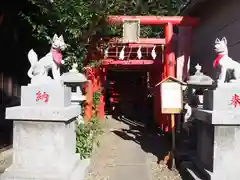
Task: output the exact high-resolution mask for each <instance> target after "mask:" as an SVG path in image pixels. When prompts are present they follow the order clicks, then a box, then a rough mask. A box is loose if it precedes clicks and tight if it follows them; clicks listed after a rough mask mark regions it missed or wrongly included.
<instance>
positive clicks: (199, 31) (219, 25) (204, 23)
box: [189, 0, 240, 77]
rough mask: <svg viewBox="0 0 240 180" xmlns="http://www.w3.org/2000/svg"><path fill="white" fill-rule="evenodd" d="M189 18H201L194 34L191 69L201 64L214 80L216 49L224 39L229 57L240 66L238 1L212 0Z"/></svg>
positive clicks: (239, 2) (239, 12)
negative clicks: (216, 43) (215, 44)
mask: <svg viewBox="0 0 240 180" xmlns="http://www.w3.org/2000/svg"><path fill="white" fill-rule="evenodd" d="M189 15H191V16H195V17H199V18H200V21H201V24H200V26H199V27H197V28H195V29H194V31H193V39H192V53H191V67H194V65H195V64H196V63H199V64H200V65H202V68H203V72H205V73H206V74H207V75H210V76H212V77H215V72H214V71H213V67H212V62H213V61H214V58H215V52H214V47H213V45H214V41H215V39H216V38H217V37H221V38H222V37H223V36H225V37H226V38H227V40H228V46H229V56H230V57H232V58H233V59H234V60H237V61H239V62H240V1H239V0H209V1H207V3H205V4H204V5H203V6H201V8H199V9H198V10H196V11H195V12H193V13H192V14H189ZM192 70H194V69H192ZM194 71H195V70H194Z"/></svg>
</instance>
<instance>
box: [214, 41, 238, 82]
mask: <svg viewBox="0 0 240 180" xmlns="http://www.w3.org/2000/svg"><path fill="white" fill-rule="evenodd" d="M214 47H215V52H216V53H217V57H216V59H215V60H214V62H213V67H214V68H216V67H217V66H219V67H220V70H221V71H220V74H219V78H218V84H219V83H220V84H221V83H224V82H225V81H226V74H227V71H228V70H233V75H234V78H235V80H240V64H239V63H238V62H237V61H234V60H233V59H232V58H230V57H229V56H228V47H227V39H226V38H225V37H223V38H222V39H221V40H220V39H218V38H217V39H216V40H215V46H214ZM231 81H234V80H231Z"/></svg>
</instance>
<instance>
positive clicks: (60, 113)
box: [6, 105, 81, 123]
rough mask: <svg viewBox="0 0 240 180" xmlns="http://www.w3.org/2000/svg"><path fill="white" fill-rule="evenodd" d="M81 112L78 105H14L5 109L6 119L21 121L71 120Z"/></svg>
mask: <svg viewBox="0 0 240 180" xmlns="http://www.w3.org/2000/svg"><path fill="white" fill-rule="evenodd" d="M80 113H81V107H80V106H79V105H71V106H67V107H63V108H46V107H26V106H16V107H11V108H7V109H6V119H11V120H22V121H52V122H61V121H63V122H66V123H67V122H68V121H73V120H74V118H75V117H77V116H78V115H79V114H80Z"/></svg>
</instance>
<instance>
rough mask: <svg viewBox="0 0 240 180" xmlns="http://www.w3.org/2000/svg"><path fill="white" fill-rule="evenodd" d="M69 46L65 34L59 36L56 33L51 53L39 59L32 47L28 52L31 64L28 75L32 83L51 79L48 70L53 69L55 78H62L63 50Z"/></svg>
mask: <svg viewBox="0 0 240 180" xmlns="http://www.w3.org/2000/svg"><path fill="white" fill-rule="evenodd" d="M66 48H67V45H66V44H65V42H64V39H63V36H62V35H61V36H60V37H58V36H57V35H56V34H55V35H54V37H53V40H52V47H51V50H50V52H49V53H47V54H46V55H45V56H44V57H42V58H41V59H39V60H38V56H37V54H36V52H35V51H34V50H33V49H31V50H30V51H29V53H28V60H29V62H30V64H31V67H30V69H29V70H28V76H29V77H30V78H31V83H32V84H39V83H42V82H45V81H46V80H49V79H51V78H50V77H49V76H48V72H49V70H50V69H51V70H52V74H53V79H55V80H57V79H60V65H61V64H64V61H63V60H62V52H63V51H64V50H65V49H66Z"/></svg>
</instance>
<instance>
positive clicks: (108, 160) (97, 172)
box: [85, 119, 182, 180]
mask: <svg viewBox="0 0 240 180" xmlns="http://www.w3.org/2000/svg"><path fill="white" fill-rule="evenodd" d="M121 129H129V130H130V132H129V135H130V136H131V137H132V138H135V139H136V141H139V142H140V143H139V144H141V142H142V141H147V142H148V143H149V142H150V145H149V146H154V148H155V152H157V151H158V150H157V149H156V148H158V146H156V142H155V141H154V140H155V139H156V138H155V137H154V136H148V135H146V136H144V135H142V136H141V138H140V137H137V135H139V134H141V132H137V130H132V132H131V128H130V127H129V125H127V124H125V123H122V122H119V121H116V120H113V119H110V120H106V123H105V125H104V134H103V135H102V136H101V137H100V147H98V148H96V149H95V151H94V153H93V156H92V160H91V165H90V167H89V169H88V173H87V175H86V177H85V180H115V179H111V178H110V176H111V173H112V169H113V167H114V166H115V165H116V164H115V163H116V157H117V156H118V152H119V148H121V147H120V145H121V142H122V141H124V140H123V139H122V138H120V137H119V136H117V135H115V134H114V133H112V131H113V130H121ZM132 143H136V142H134V141H132ZM139 147H140V148H141V146H139ZM159 147H160V145H159ZM152 148H153V147H152ZM150 149H151V148H150ZM144 151H145V150H144ZM147 152H148V153H146V162H147V167H148V171H149V175H150V178H149V180H181V179H182V178H181V176H180V175H179V173H178V171H177V170H170V169H168V167H167V166H166V165H164V163H163V162H162V161H160V163H157V162H158V157H157V156H158V155H157V153H155V152H151V151H149V150H148V151H147ZM131 179H132V178H131Z"/></svg>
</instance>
